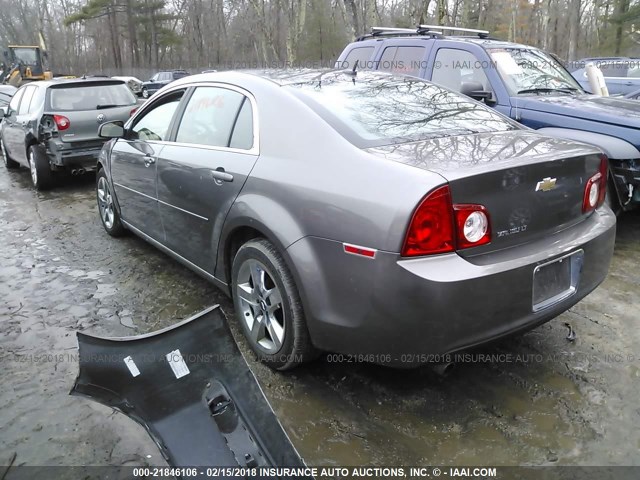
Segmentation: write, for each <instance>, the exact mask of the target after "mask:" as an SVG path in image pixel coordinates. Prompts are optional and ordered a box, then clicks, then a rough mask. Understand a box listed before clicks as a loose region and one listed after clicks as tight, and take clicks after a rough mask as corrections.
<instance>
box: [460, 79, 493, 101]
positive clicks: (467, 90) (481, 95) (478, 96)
mask: <svg viewBox="0 0 640 480" xmlns="http://www.w3.org/2000/svg"><path fill="white" fill-rule="evenodd" d="M460 93H462V94H463V95H466V96H467V97H471V98H473V99H474V100H480V101H482V100H484V101H485V102H489V101H491V100H492V98H493V94H492V93H491V92H489V91H487V90H484V87H483V86H482V84H481V83H480V82H462V85H461V86H460Z"/></svg>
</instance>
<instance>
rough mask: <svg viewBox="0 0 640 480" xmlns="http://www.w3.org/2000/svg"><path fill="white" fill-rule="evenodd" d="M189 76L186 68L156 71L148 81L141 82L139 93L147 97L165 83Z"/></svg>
mask: <svg viewBox="0 0 640 480" xmlns="http://www.w3.org/2000/svg"><path fill="white" fill-rule="evenodd" d="M187 76H189V72H187V71H186V70H168V71H163V72H158V73H156V74H155V75H154V76H153V77H151V78H150V79H149V80H148V81H146V82H143V83H142V91H141V94H142V96H143V97H144V98H149V97H150V96H151V95H153V94H154V93H156V92H157V91H158V90H160V89H161V88H162V87H164V86H165V85H169V84H170V83H171V82H173V81H174V80H178V79H179V78H184V77H187Z"/></svg>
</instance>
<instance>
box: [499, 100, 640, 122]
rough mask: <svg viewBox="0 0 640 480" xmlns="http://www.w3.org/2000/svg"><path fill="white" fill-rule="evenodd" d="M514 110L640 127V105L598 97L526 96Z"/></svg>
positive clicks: (514, 106) (515, 104)
mask: <svg viewBox="0 0 640 480" xmlns="http://www.w3.org/2000/svg"><path fill="white" fill-rule="evenodd" d="M511 105H512V106H513V108H518V109H523V110H534V111H537V112H545V113H550V114H555V115H562V116H564V117H573V118H582V119H586V120H592V121H597V122H603V123H609V124H612V125H623V126H628V127H634V128H640V102H638V101H635V100H628V99H625V98H614V97H599V96H597V95H588V94H584V95H575V96H573V95H558V96H545V95H540V96H526V97H514V98H512V99H511Z"/></svg>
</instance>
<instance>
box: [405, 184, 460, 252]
mask: <svg viewBox="0 0 640 480" xmlns="http://www.w3.org/2000/svg"><path fill="white" fill-rule="evenodd" d="M453 229H454V226H453V209H452V207H451V194H450V192H449V186H448V185H445V186H443V187H440V188H437V189H435V190H434V191H432V192H431V193H429V194H428V195H427V196H426V197H425V198H424V199H423V200H422V202H421V203H420V205H418V208H416V210H415V212H413V217H412V218H411V222H410V223H409V229H408V230H407V235H406V237H405V240H404V246H403V247H402V255H403V256H405V257H414V256H418V255H430V254H434V253H445V252H453V251H454V250H455V237H454V234H453Z"/></svg>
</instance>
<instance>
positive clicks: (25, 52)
mask: <svg viewBox="0 0 640 480" xmlns="http://www.w3.org/2000/svg"><path fill="white" fill-rule="evenodd" d="M39 37H40V45H37V46H36V45H9V46H8V47H7V49H6V50H5V51H4V62H3V65H2V73H1V74H0V79H1V80H2V83H5V84H9V85H13V86H14V87H19V86H21V85H23V84H25V83H27V82H33V81H36V80H49V79H51V78H53V75H52V74H51V71H49V69H48V67H47V50H46V47H45V43H44V38H43V36H42V34H40V35H39Z"/></svg>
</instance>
